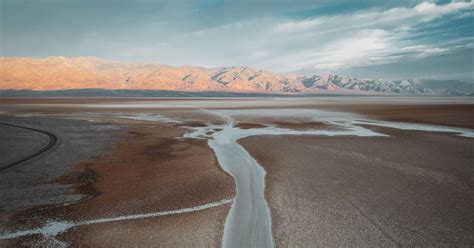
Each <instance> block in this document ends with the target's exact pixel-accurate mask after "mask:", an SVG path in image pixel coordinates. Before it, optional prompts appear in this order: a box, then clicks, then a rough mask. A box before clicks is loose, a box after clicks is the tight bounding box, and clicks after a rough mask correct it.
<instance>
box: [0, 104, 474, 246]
mask: <svg viewBox="0 0 474 248" xmlns="http://www.w3.org/2000/svg"><path fill="white" fill-rule="evenodd" d="M131 102H135V103H136V102H138V103H139V105H137V106H135V107H130V106H129V105H128V104H129V103H131ZM0 103H1V106H0V114H2V113H3V115H2V120H6V121H12V122H16V123H17V124H25V125H31V126H33V127H37V128H44V129H46V130H47V131H51V132H54V133H55V134H58V136H59V137H60V142H59V145H58V147H56V148H55V149H54V150H53V151H51V152H49V153H47V154H45V155H44V156H41V157H40V158H38V159H36V160H35V161H33V162H31V163H28V164H26V165H22V166H21V168H15V169H12V170H9V172H8V173H3V174H0V177H1V178H2V180H0V184H1V185H0V186H1V189H2V194H1V196H2V198H1V199H2V201H1V207H2V209H3V210H2V211H3V212H1V213H0V216H1V219H0V221H1V222H0V231H2V230H5V229H12V228H25V227H32V226H38V225H41V224H44V222H45V221H47V220H72V221H83V220H90V219H95V218H104V217H114V216H118V215H128V214H139V213H149V212H157V211H167V210H174V209H179V208H186V207H193V206H196V205H200V204H206V203H208V202H212V201H219V200H222V199H224V198H232V197H233V196H234V194H235V192H234V182H233V180H232V178H231V177H230V176H229V175H227V174H226V173H224V172H223V171H222V169H221V168H220V167H219V165H218V164H217V162H216V158H215V156H214V154H213V152H212V150H211V149H210V148H209V147H208V145H207V144H206V140H193V139H178V138H176V137H180V136H182V134H183V132H184V131H185V127H186V126H205V125H206V124H209V123H222V121H223V120H222V118H219V117H217V116H215V115H212V114H206V113H205V112H202V111H200V110H199V109H201V108H211V109H212V108H213V109H253V108H274V109H279V108H280V109H284V111H291V109H290V108H305V109H323V110H331V111H347V112H354V113H358V114H362V115H367V116H369V117H370V118H375V119H381V120H396V121H410V122H421V123H432V124H443V125H450V126H459V127H467V128H474V124H472V123H474V119H473V118H474V117H473V106H474V105H473V102H472V99H471V98H468V99H459V98H449V99H448V98H443V99H435V100H433V99H429V98H423V99H413V98H408V99H406V98H400V99H398V98H388V99H382V100H380V99H378V98H331V97H329V98H308V99H305V98H299V99H292V98H286V99H224V100H222V99H160V100H152V99H106V100H104V99H74V100H70V99H66V100H65V99H0ZM25 103H26V104H27V105H22V104H25ZM45 103H46V104H53V105H41V104H45ZM71 103H73V104H84V103H87V104H95V105H94V106H88V107H87V108H82V107H81V106H79V105H77V106H71V105H63V104H71ZM104 103H105V104H110V105H111V106H108V107H106V108H98V105H101V104H104ZM382 103H383V104H382ZM112 104H116V105H112ZM112 112H113V113H115V114H117V113H126V114H127V113H134V114H137V113H145V114H150V113H153V114H157V115H163V116H170V117H173V118H177V119H180V120H185V121H182V122H181V123H161V124H160V123H157V122H150V121H136V120H129V119H128V120H127V119H116V118H115V117H112V116H110V115H109V114H110V113H112ZM12 113H19V114H21V115H22V116H26V117H22V118H19V117H11V116H10V117H9V116H8V114H12ZM91 113H92V114H91ZM31 114H41V115H43V114H47V115H52V116H56V117H55V118H52V117H37V116H30V117H27V116H29V115H31ZM64 114H67V115H70V117H75V118H76V117H77V116H81V115H84V114H86V115H85V116H84V117H83V118H82V119H83V120H71V119H67V120H65V119H62V118H60V117H58V116H57V115H64ZM310 119H311V118H308V120H298V119H288V118H287V119H279V118H272V119H269V118H245V117H240V118H236V120H237V124H236V125H237V127H240V128H243V129H249V128H260V127H264V126H268V125H274V126H277V127H283V128H291V129H297V130H306V129H314V128H317V129H330V130H332V129H333V127H332V126H329V125H327V124H324V123H320V122H315V121H312V120H310ZM88 120H92V121H93V122H90V121H88ZM367 127H368V128H371V129H374V130H378V131H380V132H384V133H386V134H389V135H391V137H388V138H386V137H384V138H381V137H366V138H356V137H320V136H311V137H309V136H298V137H296V136H275V137H267V136H258V137H250V138H245V139H243V140H241V141H239V143H240V144H242V145H243V146H244V148H245V149H247V150H248V151H249V153H250V154H251V155H252V156H253V157H254V158H256V159H257V161H258V162H259V163H260V164H261V165H262V166H263V167H264V168H265V170H266V171H267V173H268V174H267V176H266V187H267V188H266V191H265V197H266V200H267V201H268V204H269V207H270V210H271V214H272V225H273V226H272V231H273V238H274V241H275V244H276V245H277V246H303V247H308V246H354V245H355V246H381V245H387V246H392V245H423V246H432V245H438V246H439V245H441V246H444V245H467V246H469V245H472V244H473V243H474V236H473V233H474V229H473V228H472V227H473V226H474V222H473V221H472V220H473V219H474V213H473V211H472V209H474V204H473V202H474V193H473V192H474V183H473V182H474V178H473V175H474V171H473V169H472V166H471V164H472V163H473V161H474V157H473V154H474V153H473V151H474V144H473V143H474V142H473V141H472V139H468V138H462V137H456V136H454V135H451V134H439V133H427V132H415V131H397V130H394V129H388V128H379V127H369V126H367ZM0 135H2V137H5V140H15V141H14V142H13V141H12V142H3V143H2V142H0V148H1V149H4V150H5V151H6V149H10V150H9V152H8V153H9V154H10V155H9V156H8V157H5V161H6V160H7V159H8V160H14V159H15V158H16V157H21V156H23V154H25V153H26V151H27V150H32V149H33V150H34V149H37V148H36V147H38V146H40V145H39V144H40V143H41V142H42V141H41V139H42V138H39V137H36V138H35V136H34V135H28V134H27V133H26V131H24V132H23V133H22V132H20V131H19V132H18V139H17V138H15V135H12V132H11V131H8V130H7V129H2V130H1V131H0ZM8 144H12V145H11V146H9V145H8ZM18 147H21V149H18ZM4 150H2V153H3V151H4ZM71 151H74V152H71ZM1 162H3V163H7V162H4V161H1ZM38 192H40V193H39V194H38ZM38 196H41V197H38ZM44 196H46V198H45V197H44ZM11 199H14V200H13V201H12V200H11ZM31 199H33V202H30V201H31ZM43 199H50V200H49V201H46V202H43V201H42V200H43ZM79 199H82V200H81V201H80V202H79V203H76V204H71V205H67V206H64V205H63V204H64V203H68V202H73V201H77V200H79ZM5 209H8V211H6V210H5ZM228 210H229V205H224V206H220V207H215V208H211V209H206V210H202V211H199V212H192V213H186V214H179V215H172V216H163V217H154V218H148V219H141V220H128V221H120V222H113V223H104V224H95V225H87V226H81V227H77V228H73V229H70V230H69V231H67V232H65V233H63V234H60V235H59V236H58V237H57V238H58V240H59V241H65V242H67V243H69V244H72V245H83V246H159V245H161V246H181V247H182V246H185V247H190V246H198V247H209V246H212V247H215V246H220V244H221V239H222V234H223V226H224V220H225V218H226V216H227V214H228ZM51 242H52V241H51V240H45V239H44V237H42V236H38V235H35V236H29V237H24V238H17V239H13V240H8V241H4V240H3V241H2V240H0V246H2V247H3V246H20V245H23V246H34V245H37V246H42V245H43V246H47V245H51V244H52V243H51ZM55 242H56V241H55Z"/></svg>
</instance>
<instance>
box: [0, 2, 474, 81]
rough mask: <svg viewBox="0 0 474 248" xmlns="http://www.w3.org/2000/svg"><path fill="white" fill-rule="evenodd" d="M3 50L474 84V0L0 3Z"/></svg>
mask: <svg viewBox="0 0 474 248" xmlns="http://www.w3.org/2000/svg"><path fill="white" fill-rule="evenodd" d="M0 56H4V57H11V56H16V57H47V56H71V57H75V56H96V57H101V58H105V59H113V60H121V61H132V62H157V63H161V64H167V65H174V66H179V65H196V66H203V67H217V66H234V65H241V66H250V67H254V68H256V69H264V70H270V71H274V72H280V73H286V72H294V73H298V74H304V75H310V74H318V73H322V72H333V73H339V74H344V75H348V76H356V77H366V78H385V79H406V78H437V79H462V80H468V81H474V3H473V2H471V1H417V0H406V1H405V0H385V1H383V0H379V1H375V0H359V1H352V0H332V1H319V0H312V1H309V0H288V1H283V0H240V1H237V0H233V1H222V0H202V1H191V0H174V1H159V0H158V1H151V0H135V1H131V0H129V1H118V0H117V1H113V0H102V1H100V0H94V1H92V0H81V1H79V0H0Z"/></svg>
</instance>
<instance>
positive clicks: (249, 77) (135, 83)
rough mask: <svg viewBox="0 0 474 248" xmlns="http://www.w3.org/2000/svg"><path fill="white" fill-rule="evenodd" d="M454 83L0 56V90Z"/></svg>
mask: <svg viewBox="0 0 474 248" xmlns="http://www.w3.org/2000/svg"><path fill="white" fill-rule="evenodd" d="M473 85H474V84H471V83H465V82H460V81H449V82H447V81H446V82H445V81H435V80H401V81H390V80H383V79H359V78H352V77H347V76H341V75H336V74H330V73H324V74H321V75H313V76H298V75H296V74H278V73H273V72H269V71H264V70H255V69H253V68H249V67H241V66H233V67H218V68H202V67H196V66H180V67H172V66H166V65H161V64H155V63H125V62H116V61H110V60H103V59H98V58H95V57H76V58H65V57H48V58H43V59H36V58H1V59H0V89H29V90H64V89H84V88H98V89H142V90H143V89H144V90H173V91H189V92H199V91H218V92H242V93H250V92H254V93H272V94H326V93H329V94H404V95H412V94H426V95H472V94H473V92H474V87H473Z"/></svg>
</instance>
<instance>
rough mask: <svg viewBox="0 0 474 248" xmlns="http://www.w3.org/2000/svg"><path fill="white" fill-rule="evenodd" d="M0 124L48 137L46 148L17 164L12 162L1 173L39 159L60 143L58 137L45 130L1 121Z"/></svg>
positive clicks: (20, 160)
mask: <svg viewBox="0 0 474 248" xmlns="http://www.w3.org/2000/svg"><path fill="white" fill-rule="evenodd" d="M0 124H3V125H6V126H11V127H16V128H22V129H26V130H30V131H34V132H37V133H41V134H44V135H46V136H48V139H49V141H48V144H46V145H45V146H43V147H42V148H41V149H40V150H38V151H37V152H35V153H33V154H30V155H28V156H26V157H23V158H21V159H19V160H17V161H15V162H12V163H10V164H7V165H4V166H2V167H0V172H3V171H6V170H7V169H10V168H12V167H14V166H16V165H19V164H22V163H24V162H27V161H29V160H31V159H33V158H36V157H38V156H39V155H41V154H43V153H45V152H47V151H48V150H50V149H51V148H52V147H53V146H54V145H56V143H57V142H58V137H57V136H56V135H54V134H52V133H50V132H47V131H44V130H40V129H36V128H31V127H25V126H19V125H15V124H11V123H6V122H2V121H0Z"/></svg>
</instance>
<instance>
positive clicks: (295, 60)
mask: <svg viewBox="0 0 474 248" xmlns="http://www.w3.org/2000/svg"><path fill="white" fill-rule="evenodd" d="M473 7H474V4H473V3H472V2H451V3H448V4H444V5H437V4H435V3H430V2H422V3H420V4H418V5H416V6H414V7H412V8H391V9H388V10H385V11H370V12H359V13H352V14H345V15H335V16H327V17H326V16H325V17H316V18H312V19H305V20H299V21H295V20H291V21H285V22H281V23H277V24H275V25H274V26H273V29H272V30H273V31H274V32H275V33H277V34H280V35H282V34H285V35H288V36H291V37H293V38H295V37H306V38H307V37H310V38H311V40H310V41H309V42H311V43H312V44H313V46H312V47H310V48H309V49H308V48H307V49H304V50H303V51H300V52H298V53H295V54H292V55H288V56H285V58H284V59H278V62H276V63H275V64H278V63H282V64H281V65H279V66H278V67H281V68H291V69H293V70H302V69H305V68H313V69H316V70H340V69H344V68H348V67H362V66H373V65H380V64H388V63H394V62H397V61H400V60H416V59H420V58H426V57H429V56H436V55H441V54H445V53H448V52H450V51H451V50H456V47H450V46H449V44H439V43H436V42H434V40H433V39H432V38H431V39H427V40H422V39H417V38H416V37H415V36H414V35H416V33H418V32H420V31H419V30H418V29H417V26H418V25H420V24H423V23H427V22H431V21H434V20H437V19H443V18H449V17H450V16H453V15H457V14H460V13H461V14H465V13H466V12H467V13H469V11H472V9H473ZM438 32H442V33H446V32H447V31H446V30H438ZM448 33H449V31H448ZM328 36H330V37H331V39H327V37H328ZM296 39H297V38H296ZM285 63H286V65H285ZM274 66H276V65H274Z"/></svg>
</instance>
